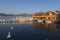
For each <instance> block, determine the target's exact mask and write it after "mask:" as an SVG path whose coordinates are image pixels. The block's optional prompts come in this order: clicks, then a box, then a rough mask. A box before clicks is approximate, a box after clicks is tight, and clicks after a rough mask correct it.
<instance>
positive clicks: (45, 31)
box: [0, 23, 60, 40]
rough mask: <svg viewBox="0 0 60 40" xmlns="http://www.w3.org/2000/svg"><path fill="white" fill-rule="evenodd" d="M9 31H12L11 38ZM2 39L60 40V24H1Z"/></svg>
mask: <svg viewBox="0 0 60 40" xmlns="http://www.w3.org/2000/svg"><path fill="white" fill-rule="evenodd" d="M11 27H13V30H11ZM8 32H10V33H11V37H10V38H7V35H8ZM0 40H60V25H59V24H40V23H32V24H0Z"/></svg>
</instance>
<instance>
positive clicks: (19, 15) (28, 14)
mask: <svg viewBox="0 0 60 40" xmlns="http://www.w3.org/2000/svg"><path fill="white" fill-rule="evenodd" d="M16 16H32V14H17V15H16Z"/></svg>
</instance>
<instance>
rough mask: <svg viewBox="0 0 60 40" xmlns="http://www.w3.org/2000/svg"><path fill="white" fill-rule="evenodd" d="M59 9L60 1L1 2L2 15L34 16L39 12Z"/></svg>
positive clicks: (26, 0)
mask: <svg viewBox="0 0 60 40" xmlns="http://www.w3.org/2000/svg"><path fill="white" fill-rule="evenodd" d="M59 9H60V0H0V13H7V14H17V13H18V14H21V13H27V14H30V13H31V14H32V13H34V12H38V11H48V10H59Z"/></svg>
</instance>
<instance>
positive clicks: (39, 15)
mask: <svg viewBox="0 0 60 40" xmlns="http://www.w3.org/2000/svg"><path fill="white" fill-rule="evenodd" d="M32 17H33V19H37V20H39V19H40V20H41V19H45V20H56V19H57V16H56V15H55V13H54V12H52V11H48V12H45V13H42V12H36V13H34V14H33V15H32Z"/></svg>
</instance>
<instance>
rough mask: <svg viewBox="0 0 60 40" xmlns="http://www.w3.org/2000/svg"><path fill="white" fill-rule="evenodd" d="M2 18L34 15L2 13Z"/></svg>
mask: <svg viewBox="0 0 60 40" xmlns="http://www.w3.org/2000/svg"><path fill="white" fill-rule="evenodd" d="M0 16H32V14H16V15H14V14H6V13H0Z"/></svg>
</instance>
